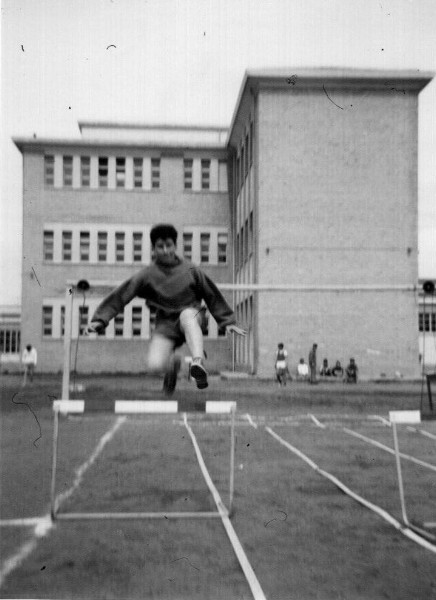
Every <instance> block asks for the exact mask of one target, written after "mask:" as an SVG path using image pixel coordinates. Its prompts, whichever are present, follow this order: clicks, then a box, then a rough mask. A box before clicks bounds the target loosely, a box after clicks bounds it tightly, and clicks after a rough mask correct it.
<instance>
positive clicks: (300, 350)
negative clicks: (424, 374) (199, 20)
mask: <svg viewBox="0 0 436 600" xmlns="http://www.w3.org/2000/svg"><path fill="white" fill-rule="evenodd" d="M430 80H431V75H428V74H422V73H420V72H413V73H410V72H371V71H350V70H328V69H326V70H323V69H322V70H307V71H306V70H301V71H298V70H297V71H295V72H294V71H289V72H288V71H287V72H284V71H265V72H263V71H262V72H249V73H247V74H246V75H245V78H244V81H243V83H242V87H241V91H240V94H239V97H238V100H237V103H236V107H235V111H234V115H233V119H232V122H231V126H230V129H229V131H227V130H226V129H220V128H201V127H198V128H194V127H159V126H148V127H145V126H135V125H114V124H108V123H81V124H80V128H81V132H82V138H81V139H79V140H41V139H33V138H29V139H16V140H15V143H16V145H17V146H18V148H19V149H20V151H21V152H22V154H23V172H24V197H23V206H24V231H23V239H24V242H23V244H24V245H23V304H22V334H23V337H25V338H26V339H32V340H33V343H34V344H35V345H36V346H37V347H38V350H39V356H40V359H39V362H40V365H41V366H40V368H41V370H50V371H56V370H60V369H61V367H62V335H63V318H64V314H65V303H66V302H67V301H68V300H69V298H68V295H66V291H65V290H66V286H67V285H68V286H71V287H74V284H75V283H76V282H78V281H79V280H81V279H86V280H88V281H89V282H90V283H91V289H90V291H89V292H88V293H87V295H86V298H85V299H84V298H83V297H82V296H81V294H80V292H78V291H77V290H76V293H75V294H74V319H73V335H75V336H76V337H77V332H78V331H79V330H80V328H83V327H84V325H85V323H86V321H87V320H88V319H89V317H90V315H91V314H92V312H93V310H94V308H95V306H96V305H97V304H98V302H99V301H100V300H101V298H102V297H103V296H104V294H105V293H106V292H107V291H108V290H109V289H110V288H111V287H113V285H115V284H116V283H118V282H120V281H122V280H124V279H125V278H126V277H128V276H129V275H131V274H132V273H133V272H135V271H136V270H137V269H138V268H139V267H140V265H142V264H147V263H148V262H149V260H150V246H149V241H148V233H149V230H150V228H151V226H152V225H153V224H155V223H157V222H162V221H170V222H173V223H174V224H175V226H176V227H177V228H178V230H179V231H180V242H179V251H180V253H181V254H184V255H185V256H187V257H189V258H191V259H192V260H193V262H195V263H198V264H200V265H201V266H202V267H204V269H205V270H206V272H208V273H209V274H210V275H211V276H212V278H213V279H214V280H215V281H217V282H218V283H226V282H227V283H228V282H232V281H234V282H235V283H237V284H242V285H250V284H260V285H262V286H264V288H266V289H264V290H263V291H253V290H245V291H236V292H233V293H231V292H226V295H227V298H228V299H229V301H230V302H234V306H235V310H236V313H237V317H238V321H239V322H240V323H241V325H242V326H244V327H246V328H247V330H248V335H247V337H246V338H238V339H236V340H235V346H234V348H232V342H231V340H230V339H226V338H223V337H222V336H220V333H221V332H218V331H217V328H216V324H215V323H214V321H213V319H210V327H209V336H208V340H207V344H206V349H207V350H208V348H210V350H211V351H210V352H208V353H209V354H210V361H209V363H208V364H209V365H210V367H211V369H212V370H221V369H228V368H230V367H231V366H232V364H235V365H236V368H237V369H241V370H245V371H248V372H252V373H256V374H258V375H259V376H262V377H270V376H272V360H273V359H272V356H273V351H274V349H275V348H276V346H277V343H278V342H280V341H281V342H284V343H285V345H286V347H287V349H288V352H289V356H290V361H292V357H294V361H295V364H296V363H297V361H298V359H299V358H300V357H301V356H306V355H307V353H308V351H309V349H310V347H311V346H312V344H313V342H317V343H318V354H319V356H320V357H322V358H324V357H327V358H328V359H329V362H330V363H333V362H335V361H336V360H341V362H343V363H345V362H347V361H348V359H349V358H350V357H351V356H352V357H354V358H355V359H356V362H357V364H358V365H359V372H360V375H361V377H362V378H374V377H379V376H380V374H381V373H384V374H385V375H386V376H387V377H390V376H394V375H395V374H398V373H400V374H401V376H403V377H416V376H419V373H420V364H419V346H418V336H417V331H416V323H417V320H418V306H417V304H416V286H417V281H418V261H417V132H418V131H417V118H418V94H419V91H420V90H421V89H422V88H423V87H424V86H425V85H426V84H427V83H428V82H429V81H430ZM67 294H68V293H67ZM152 327H153V315H150V314H149V311H148V309H147V308H146V307H144V304H143V302H141V301H139V300H134V301H133V302H132V303H131V304H130V305H129V306H128V307H126V309H125V311H124V315H119V316H118V317H117V318H116V319H115V320H114V321H113V322H112V323H111V324H110V326H109V327H108V330H107V332H106V336H105V337H102V336H100V337H99V338H98V339H97V340H90V339H83V338H81V342H80V344H81V347H80V351H79V354H78V355H79V359H78V364H77V369H78V370H79V371H105V370H109V371H113V370H119V371H141V370H142V369H143V366H144V343H143V340H146V339H148V338H149V335H150V331H151V329H152ZM82 339H83V342H82ZM233 350H234V355H232V351H233ZM73 354H74V353H73Z"/></svg>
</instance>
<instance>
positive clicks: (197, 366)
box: [189, 358, 209, 390]
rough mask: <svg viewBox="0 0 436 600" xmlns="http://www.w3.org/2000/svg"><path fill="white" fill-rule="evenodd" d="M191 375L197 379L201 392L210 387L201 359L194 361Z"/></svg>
mask: <svg viewBox="0 0 436 600" xmlns="http://www.w3.org/2000/svg"><path fill="white" fill-rule="evenodd" d="M189 374H190V376H191V377H193V378H194V379H195V381H196V383H197V387H198V389H199V390H204V389H205V388H207V386H208V385H209V384H208V382H207V371H206V369H205V368H204V367H203V365H202V364H201V359H200V358H198V359H194V361H193V362H192V364H191V369H190V371H189Z"/></svg>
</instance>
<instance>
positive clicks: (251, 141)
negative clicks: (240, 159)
mask: <svg viewBox="0 0 436 600" xmlns="http://www.w3.org/2000/svg"><path fill="white" fill-rule="evenodd" d="M253 133H254V131H253V121H251V123H250V166H251V165H252V164H253V141H254V140H253Z"/></svg>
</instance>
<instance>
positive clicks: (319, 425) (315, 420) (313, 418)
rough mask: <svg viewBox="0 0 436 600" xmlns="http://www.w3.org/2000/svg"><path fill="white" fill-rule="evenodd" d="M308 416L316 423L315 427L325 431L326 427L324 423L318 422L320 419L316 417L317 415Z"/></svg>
mask: <svg viewBox="0 0 436 600" xmlns="http://www.w3.org/2000/svg"><path fill="white" fill-rule="evenodd" d="M307 416H308V417H310V418H311V419H312V421H313V422H314V423H315V425H316V426H317V427H321V429H325V428H326V426H325V425H324V424H323V423H321V421H318V419H317V418H316V417H315V415H311V414H310V413H309V414H308V415H307Z"/></svg>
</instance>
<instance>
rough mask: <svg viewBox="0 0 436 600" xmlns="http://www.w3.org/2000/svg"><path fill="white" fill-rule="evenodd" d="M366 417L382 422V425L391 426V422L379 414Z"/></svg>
mask: <svg viewBox="0 0 436 600" xmlns="http://www.w3.org/2000/svg"><path fill="white" fill-rule="evenodd" d="M368 419H373V420H374V421H380V423H383V425H386V427H391V422H390V421H389V419H387V418H386V417H382V416H380V415H369V416H368Z"/></svg>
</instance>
